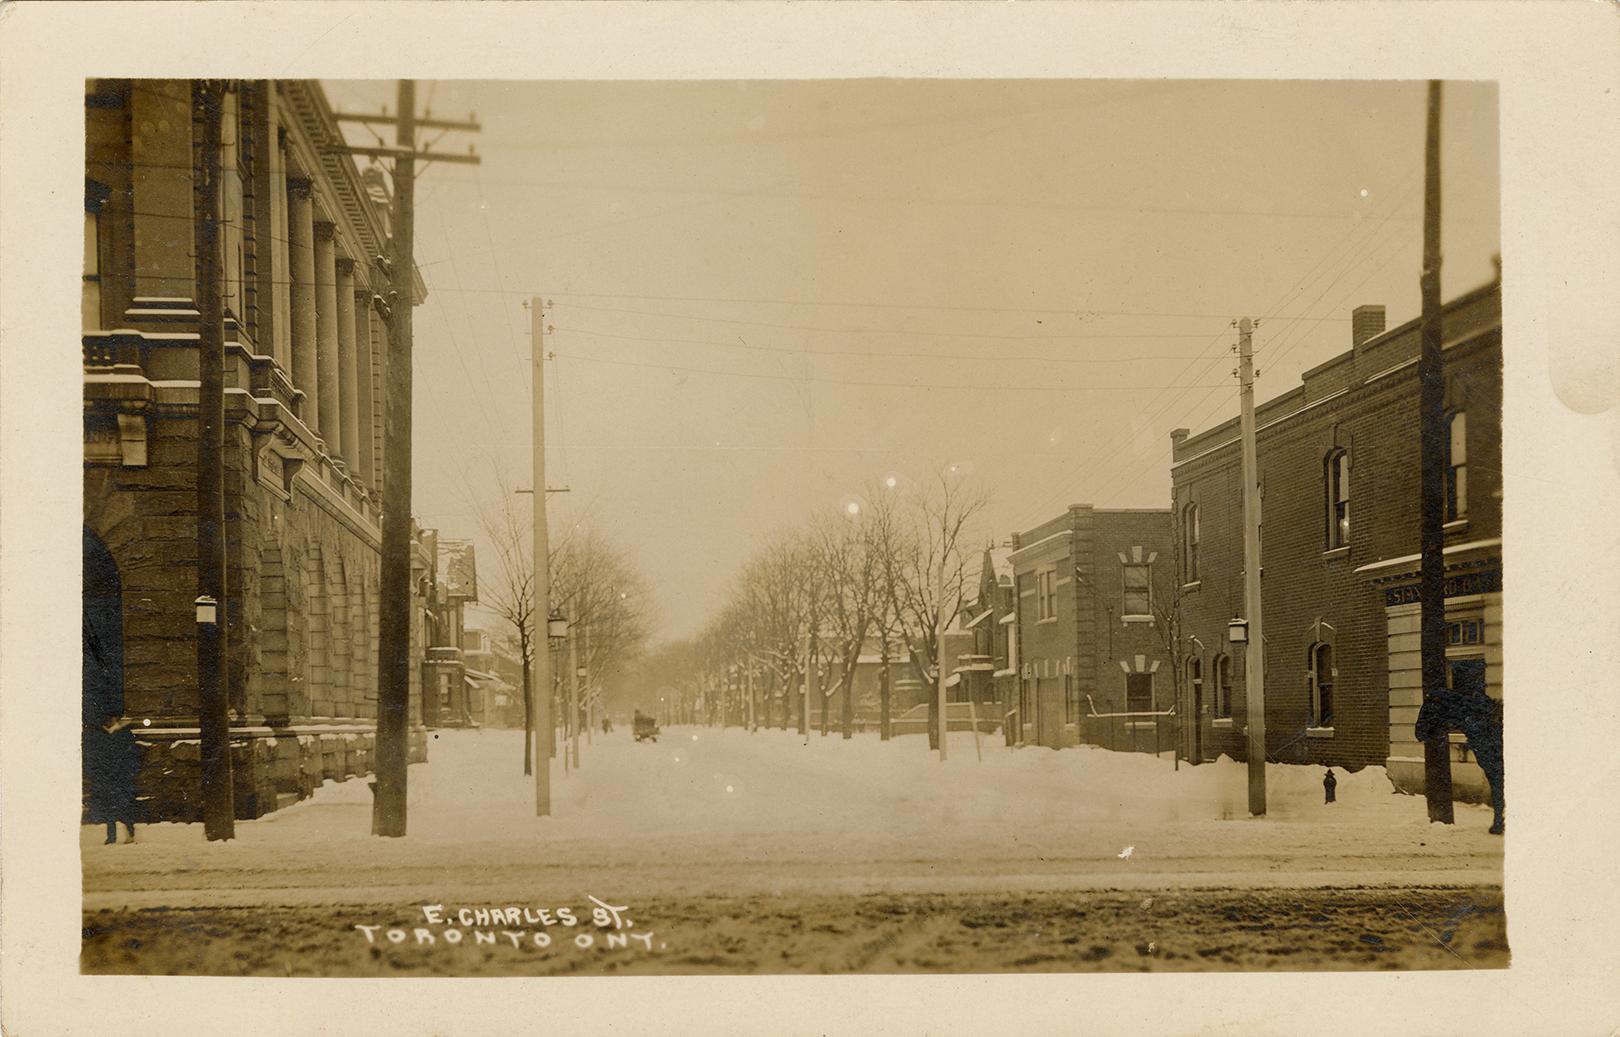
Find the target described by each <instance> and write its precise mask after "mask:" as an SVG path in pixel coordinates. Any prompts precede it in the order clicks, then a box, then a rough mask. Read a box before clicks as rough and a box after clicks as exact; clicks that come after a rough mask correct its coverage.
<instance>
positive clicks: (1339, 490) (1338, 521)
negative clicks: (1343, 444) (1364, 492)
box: [1322, 450, 1350, 551]
mask: <svg viewBox="0 0 1620 1037" xmlns="http://www.w3.org/2000/svg"><path fill="white" fill-rule="evenodd" d="M1322 473H1323V482H1324V485H1325V486H1326V488H1327V546H1328V550H1330V551H1331V550H1333V549H1334V548H1338V547H1347V546H1349V544H1350V451H1348V450H1334V451H1333V452H1332V453H1330V454H1328V455H1327V458H1326V459H1325V460H1324V461H1323V462H1322Z"/></svg>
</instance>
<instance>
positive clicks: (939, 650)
mask: <svg viewBox="0 0 1620 1037" xmlns="http://www.w3.org/2000/svg"><path fill="white" fill-rule="evenodd" d="M944 532H945V531H944V530H943V529H941V530H940V545H939V578H938V579H937V580H936V581H935V583H934V595H935V597H934V603H935V604H934V609H935V611H934V685H935V693H936V698H937V703H938V705H939V762H940V763H944V762H945V742H946V736H947V735H949V734H950V733H951V725H950V722H949V721H948V720H946V719H945V540H944Z"/></svg>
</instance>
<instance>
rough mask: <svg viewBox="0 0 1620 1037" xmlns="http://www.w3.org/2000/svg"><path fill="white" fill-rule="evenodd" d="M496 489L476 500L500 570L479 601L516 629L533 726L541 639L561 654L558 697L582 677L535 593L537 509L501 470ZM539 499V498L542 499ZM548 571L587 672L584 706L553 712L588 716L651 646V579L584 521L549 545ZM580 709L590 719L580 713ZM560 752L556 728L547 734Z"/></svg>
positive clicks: (526, 760) (528, 766) (527, 724)
mask: <svg viewBox="0 0 1620 1037" xmlns="http://www.w3.org/2000/svg"><path fill="white" fill-rule="evenodd" d="M495 480H496V484H497V487H498V491H499V493H498V496H496V497H495V498H494V500H493V501H489V500H483V501H475V502H474V508H475V510H476V511H477V514H478V520H479V525H480V526H481V527H482V529H483V532H484V536H485V539H486V540H487V541H488V544H489V547H490V548H492V553H493V557H494V562H495V565H494V571H493V572H492V573H490V575H489V576H488V577H487V578H486V581H485V583H484V587H483V588H481V589H482V591H483V595H482V601H481V604H483V605H485V606H486V607H488V608H489V609H491V610H492V611H493V612H494V613H495V614H496V615H497V616H498V617H499V618H500V619H501V620H502V621H503V622H504V623H506V624H507V625H508V626H509V627H510V628H511V634H512V636H513V638H514V639H515V640H516V643H517V647H518V652H519V656H520V657H521V659H522V661H523V706H524V709H523V727H524V731H525V732H526V733H529V732H532V731H533V730H534V705H535V696H534V688H533V686H532V681H533V676H532V674H533V666H532V664H533V662H534V652H535V649H536V647H537V646H538V645H540V643H541V642H542V640H544V641H545V642H546V646H547V649H548V650H549V651H552V652H555V653H557V655H558V659H557V664H556V665H553V666H552V668H551V672H552V673H553V674H556V675H557V679H556V686H555V687H553V688H552V689H551V694H552V696H553V699H554V700H555V701H558V702H561V701H566V700H565V698H564V696H563V695H562V688H563V687H565V686H566V684H565V682H566V681H568V680H572V679H576V678H575V675H574V674H572V673H569V672H568V667H567V656H566V654H565V653H566V648H565V646H564V644H562V643H558V642H557V641H556V640H555V639H552V638H549V637H546V633H545V631H546V620H547V619H548V618H549V617H548V616H544V615H541V614H540V609H539V606H538V605H537V603H536V602H535V595H534V583H535V580H534V575H535V569H534V549H533V544H534V526H533V522H534V517H533V516H534V513H533V510H532V509H531V508H530V507H529V506H528V505H526V504H524V503H523V502H522V501H520V500H519V499H518V496H517V494H516V492H515V491H514V490H513V489H512V487H511V485H510V483H509V481H508V479H507V478H506V476H505V474H504V473H503V472H500V471H497V472H496V473H495ZM537 506H538V502H537ZM546 573H547V577H548V584H549V594H548V597H549V598H550V609H551V611H552V612H553V613H555V614H560V615H562V616H564V617H566V618H567V619H568V624H569V631H570V634H569V636H570V638H572V639H573V641H574V648H575V654H576V656H577V661H578V664H579V666H580V668H581V669H583V670H584V671H585V673H586V677H585V688H584V690H583V692H582V694H581V697H580V703H579V705H580V706H581V709H580V710H579V711H577V712H576V711H572V710H567V709H562V708H554V709H553V710H552V713H551V715H552V716H553V717H554V718H557V719H558V720H559V721H560V722H562V723H563V724H564V731H565V732H566V731H568V730H569V729H570V727H569V725H577V724H581V723H587V724H588V723H589V722H590V721H589V719H588V718H594V717H595V716H597V715H599V709H598V707H599V706H600V704H601V701H600V700H601V695H602V691H603V688H604V686H605V684H606V682H607V681H608V680H610V679H611V678H612V677H613V676H614V675H615V674H616V673H620V672H623V671H624V670H625V668H626V667H628V666H630V665H631V664H633V663H634V662H635V661H636V659H637V658H638V657H639V656H640V654H641V653H642V652H643V651H644V650H645V649H646V645H647V640H648V637H649V636H650V633H651V620H650V615H649V611H648V609H649V598H648V593H647V585H646V580H645V579H644V578H643V577H642V575H641V573H640V572H639V571H638V570H637V569H636V568H635V566H634V565H633V564H632V563H631V560H630V558H629V556H628V555H627V554H626V553H625V552H624V551H623V550H622V549H621V548H619V547H618V546H617V545H615V544H613V543H612V542H611V541H610V540H609V539H608V538H607V537H606V536H605V535H603V534H602V533H601V532H600V531H598V530H595V529H593V528H591V527H590V526H589V525H587V524H585V523H580V524H576V525H573V526H570V527H567V528H565V529H564V530H563V531H562V535H561V536H560V537H558V538H556V539H555V540H553V542H552V543H551V545H550V552H549V558H548V559H547V566H546ZM581 713H583V715H584V717H585V718H587V719H585V720H582V718H581V715H580V714H581ZM548 742H549V743H550V744H551V745H552V747H553V749H552V751H553V753H555V742H556V738H555V731H553V732H551V733H550V734H549V735H548ZM532 752H533V739H532V738H528V737H526V738H524V740H523V773H525V774H532V773H533V759H532Z"/></svg>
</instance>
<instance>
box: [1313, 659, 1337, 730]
mask: <svg viewBox="0 0 1620 1037" xmlns="http://www.w3.org/2000/svg"><path fill="white" fill-rule="evenodd" d="M1308 651H1309V655H1308V656H1307V663H1308V667H1309V668H1308V669H1307V671H1306V679H1307V681H1308V682H1309V683H1310V691H1311V726H1313V727H1332V726H1333V685H1334V683H1335V675H1336V673H1337V671H1336V670H1335V669H1334V660H1333V646H1332V645H1330V644H1327V643H1326V642H1322V641H1318V642H1317V643H1316V644H1313V645H1311V647H1310V648H1309V649H1308Z"/></svg>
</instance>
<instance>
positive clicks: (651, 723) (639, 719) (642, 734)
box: [634, 711, 658, 742]
mask: <svg viewBox="0 0 1620 1037" xmlns="http://www.w3.org/2000/svg"><path fill="white" fill-rule="evenodd" d="M634 731H635V735H636V741H638V742H640V741H642V740H646V741H650V742H656V741H658V721H656V720H654V719H653V718H652V717H650V716H647V715H646V714H645V713H641V712H639V711H638V712H637V713H636V721H635V728H634Z"/></svg>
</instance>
